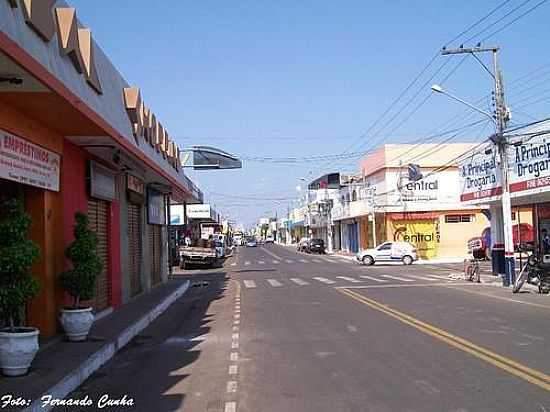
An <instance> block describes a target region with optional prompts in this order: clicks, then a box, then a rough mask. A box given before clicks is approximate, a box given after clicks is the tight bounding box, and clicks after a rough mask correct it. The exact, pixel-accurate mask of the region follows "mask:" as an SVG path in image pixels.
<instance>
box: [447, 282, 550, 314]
mask: <svg viewBox="0 0 550 412" xmlns="http://www.w3.org/2000/svg"><path fill="white" fill-rule="evenodd" d="M441 286H442V287H444V288H447V289H453V290H460V291H462V292H466V293H473V294H474V295H480V296H487V297H489V298H493V299H499V300H505V301H506V302H513V303H520V304H522V305H527V306H534V307H537V308H541V309H546V310H550V306H548V305H543V304H540V303H533V302H525V301H524V300H519V299H512V298H507V297H505V296H497V295H491V294H490V293H483V292H478V291H475V290H465V289H462V288H459V287H457V286H462V285H460V284H455V285H449V284H446V285H441ZM488 286H492V285H488ZM499 287H500V286H499Z"/></svg>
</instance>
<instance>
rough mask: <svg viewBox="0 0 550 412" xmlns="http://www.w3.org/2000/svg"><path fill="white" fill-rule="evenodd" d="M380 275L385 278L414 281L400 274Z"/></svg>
mask: <svg viewBox="0 0 550 412" xmlns="http://www.w3.org/2000/svg"><path fill="white" fill-rule="evenodd" d="M380 276H382V277H383V278H388V279H395V280H400V281H401V282H414V280H413V279H407V278H402V277H400V276H392V275H380Z"/></svg>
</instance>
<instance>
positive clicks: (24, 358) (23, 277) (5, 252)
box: [0, 199, 39, 376]
mask: <svg viewBox="0 0 550 412" xmlns="http://www.w3.org/2000/svg"><path fill="white" fill-rule="evenodd" d="M0 207H1V208H2V213H0V216H2V219H1V220H0V326H1V325H7V326H6V327H2V328H1V329H0V369H1V370H2V373H3V374H4V375H7V376H20V375H24V374H26V373H27V371H28V369H29V367H30V365H31V362H32V360H33V359H34V357H35V355H36V352H38V333H39V331H38V329H36V328H32V327H23V326H22V323H23V322H22V320H23V319H24V309H25V305H26V304H27V302H29V301H30V300H31V299H32V298H33V297H34V296H36V294H37V293H38V282H37V281H36V279H34V278H33V277H32V276H31V274H30V273H29V269H30V267H31V266H32V264H33V262H34V261H35V260H36V259H37V258H38V255H39V249H38V246H37V245H36V244H35V243H34V242H32V241H31V240H29V239H27V234H28V230H29V227H30V226H31V223H32V221H31V218H30V216H29V215H28V214H27V213H25V211H24V209H23V204H22V203H21V201H19V200H17V199H10V200H7V201H5V202H4V203H2V204H1V205H0Z"/></svg>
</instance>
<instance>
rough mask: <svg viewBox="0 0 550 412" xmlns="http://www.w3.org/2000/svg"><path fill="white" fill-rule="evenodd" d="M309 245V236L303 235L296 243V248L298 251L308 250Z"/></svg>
mask: <svg viewBox="0 0 550 412" xmlns="http://www.w3.org/2000/svg"><path fill="white" fill-rule="evenodd" d="M308 246H309V238H307V237H303V238H301V239H300V241H299V242H298V244H297V245H296V250H297V251H298V252H307V248H308Z"/></svg>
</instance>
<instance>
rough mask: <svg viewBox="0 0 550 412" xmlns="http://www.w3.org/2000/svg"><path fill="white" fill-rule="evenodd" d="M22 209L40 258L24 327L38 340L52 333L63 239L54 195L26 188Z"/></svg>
mask: <svg viewBox="0 0 550 412" xmlns="http://www.w3.org/2000/svg"><path fill="white" fill-rule="evenodd" d="M25 205H26V206H25V209H26V211H27V213H29V214H30V216H31V218H32V226H31V228H30V231H29V238H30V239H31V240H33V241H34V242H35V243H36V244H37V245H38V247H39V248H40V256H39V258H38V260H37V261H36V262H35V264H34V265H33V266H32V268H31V271H32V274H33V276H34V277H35V278H36V279H37V280H38V282H39V285H40V290H39V293H38V295H37V296H36V297H35V298H34V299H33V300H32V301H31V302H30V304H29V306H28V312H27V314H28V322H27V323H28V324H29V325H30V326H35V327H38V328H39V329H40V335H41V336H42V337H49V336H52V335H54V334H55V333H56V328H57V316H58V309H59V307H60V306H62V305H63V297H64V293H63V290H62V289H61V287H60V285H59V281H58V276H59V274H60V273H61V272H62V271H63V247H64V245H63V238H62V237H60V236H57V235H56V234H57V233H59V232H60V231H61V229H60V228H61V226H62V225H63V217H62V216H61V213H62V207H61V195H60V194H59V193H56V192H49V191H47V190H42V189H37V188H31V187H26V188H25Z"/></svg>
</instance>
